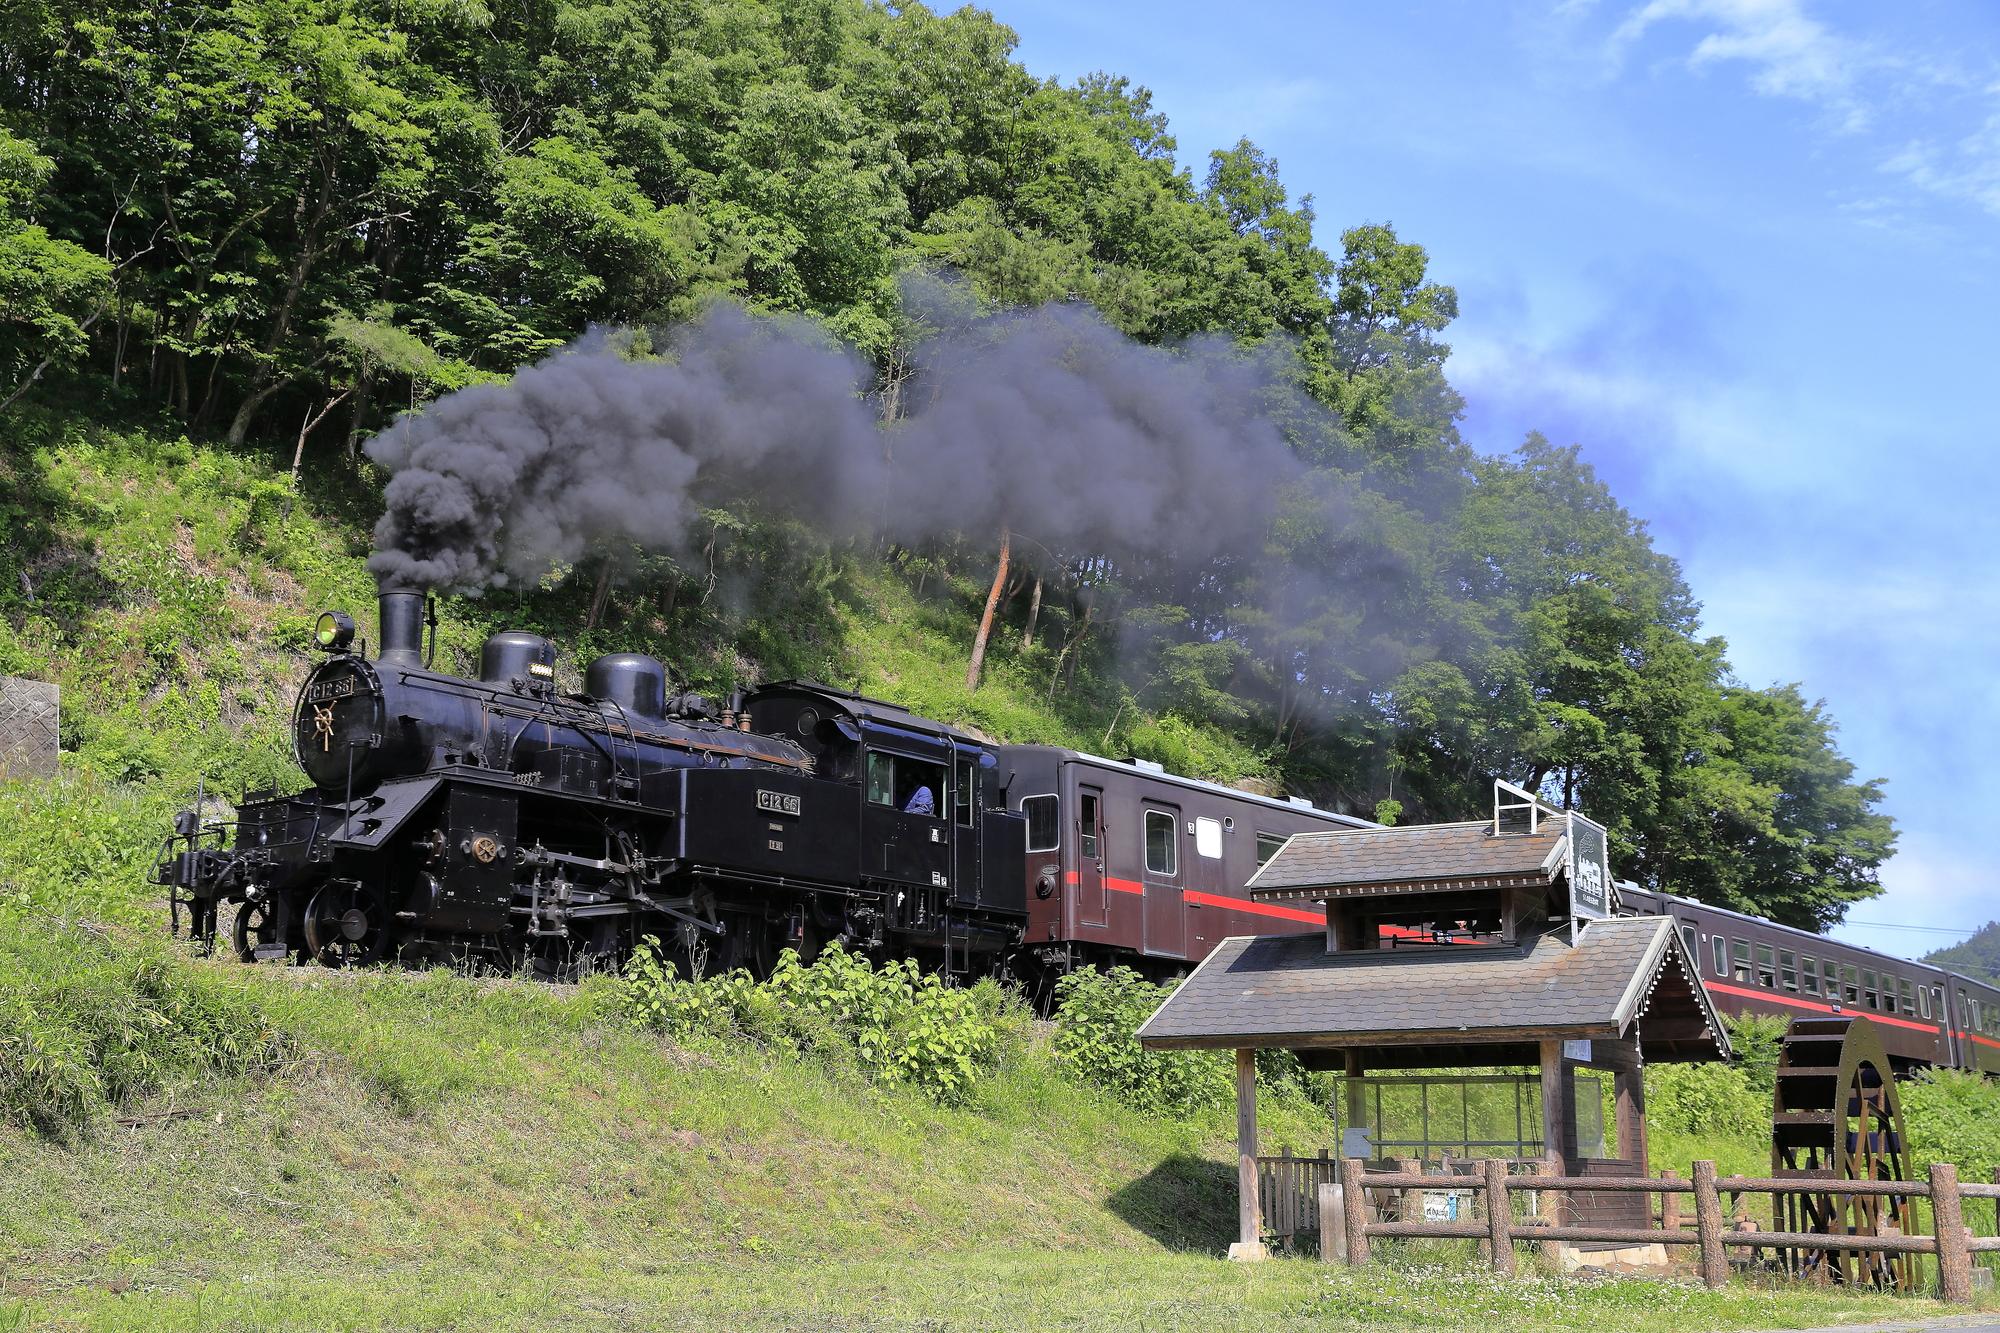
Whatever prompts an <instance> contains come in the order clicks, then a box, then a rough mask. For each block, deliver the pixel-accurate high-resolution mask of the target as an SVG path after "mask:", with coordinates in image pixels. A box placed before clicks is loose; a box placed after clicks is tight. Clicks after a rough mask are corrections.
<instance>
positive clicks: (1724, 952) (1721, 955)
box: [1715, 935, 1729, 977]
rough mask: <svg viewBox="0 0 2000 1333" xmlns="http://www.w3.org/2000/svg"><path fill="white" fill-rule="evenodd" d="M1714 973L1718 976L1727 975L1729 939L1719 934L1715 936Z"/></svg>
mask: <svg viewBox="0 0 2000 1333" xmlns="http://www.w3.org/2000/svg"><path fill="white" fill-rule="evenodd" d="M1715 975H1717V976H1718V977H1726V976H1728V975H1729V941H1728V940H1725V939H1723V938H1722V936H1720V935H1717V936H1716V937H1715Z"/></svg>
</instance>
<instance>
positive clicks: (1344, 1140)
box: [1340, 1125, 1375, 1159]
mask: <svg viewBox="0 0 2000 1333" xmlns="http://www.w3.org/2000/svg"><path fill="white" fill-rule="evenodd" d="M1374 1133H1375V1131H1373V1130H1371V1129H1369V1128H1368V1127H1367V1126H1366V1125H1349V1126H1348V1127H1347V1128H1346V1129H1344V1130H1342V1131H1341V1133H1340V1155H1341V1156H1342V1157H1360V1158H1363V1159H1366V1158H1370V1157H1373V1156H1374V1155H1375V1139H1374Z"/></svg>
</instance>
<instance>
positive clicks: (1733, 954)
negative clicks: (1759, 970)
mask: <svg viewBox="0 0 2000 1333" xmlns="http://www.w3.org/2000/svg"><path fill="white" fill-rule="evenodd" d="M1729 955H1730V958H1731V959H1732V960H1733V961H1734V963H1735V967H1734V970H1733V971H1732V972H1731V974H1730V975H1731V976H1732V977H1733V978H1734V979H1735V980H1737V981H1740V982H1743V983H1744V984H1745V985H1748V984H1749V982H1750V941H1748V940H1736V939H1732V940H1731V941H1729Z"/></svg>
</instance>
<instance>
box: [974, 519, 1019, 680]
mask: <svg viewBox="0 0 2000 1333" xmlns="http://www.w3.org/2000/svg"><path fill="white" fill-rule="evenodd" d="M1013 542H1014V534H1013V533H1012V532H1010V531H1008V529H1007V527H1006V525H1004V524H1003V525H1001V528H1000V562H999V563H998V564H997V565H996V566H995V567H994V569H993V587H992V588H991V589H990V590H989V591H988V592H987V594H986V610H985V612H984V613H983V614H981V615H980V617H979V633H978V634H977V635H975V636H974V637H973V640H972V661H971V662H970V663H969V664H967V666H966V668H965V688H966V689H967V690H976V689H978V688H979V670H980V668H981V667H983V666H985V665H986V641H987V640H988V639H990V638H992V637H993V612H994V611H995V609H997V608H998V607H999V605H1000V590H1001V589H1002V588H1004V587H1006V586H1007V557H1008V556H1009V555H1010V554H1011V553H1012V550H1013Z"/></svg>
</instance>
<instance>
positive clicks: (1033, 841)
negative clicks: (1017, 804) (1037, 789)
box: [1021, 796, 1062, 852]
mask: <svg viewBox="0 0 2000 1333" xmlns="http://www.w3.org/2000/svg"><path fill="white" fill-rule="evenodd" d="M1021 813H1022V814H1024V815H1026V816H1027V817H1028V850H1029V851H1031V852H1053V851H1055V850H1056V849H1057V848H1058V847H1060V846H1062V829H1061V825H1060V824H1059V823H1058V822H1057V820H1056V798H1055V797H1054V796H1023V797H1022V798H1021Z"/></svg>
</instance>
